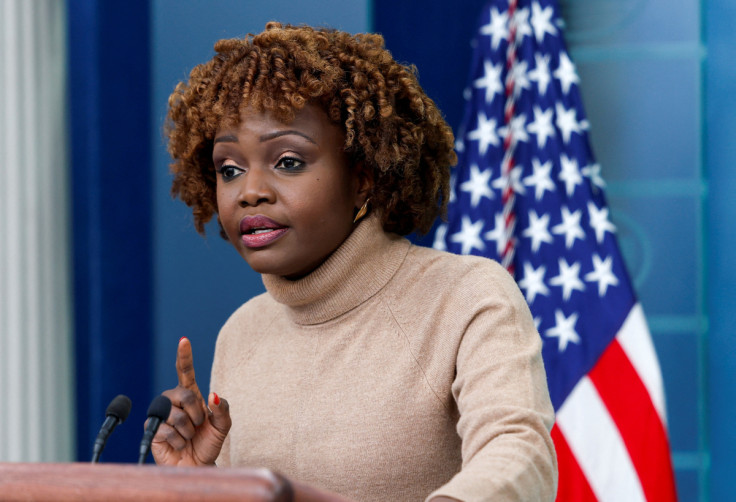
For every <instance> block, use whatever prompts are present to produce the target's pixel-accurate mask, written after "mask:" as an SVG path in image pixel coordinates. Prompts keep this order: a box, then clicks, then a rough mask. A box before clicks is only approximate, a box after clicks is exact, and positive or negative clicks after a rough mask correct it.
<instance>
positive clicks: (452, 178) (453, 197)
mask: <svg viewBox="0 0 736 502" xmlns="http://www.w3.org/2000/svg"><path fill="white" fill-rule="evenodd" d="M456 180H457V176H456V175H454V174H451V175H450V200H449V201H447V203H448V204H452V203H453V202H455V200H456V199H457V195H455V181H456Z"/></svg>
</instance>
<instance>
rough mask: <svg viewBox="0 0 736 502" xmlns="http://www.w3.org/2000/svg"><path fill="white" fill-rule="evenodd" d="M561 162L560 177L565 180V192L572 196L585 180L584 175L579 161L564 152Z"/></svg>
mask: <svg viewBox="0 0 736 502" xmlns="http://www.w3.org/2000/svg"><path fill="white" fill-rule="evenodd" d="M560 164H561V169H560V179H561V180H562V181H564V182H565V193H567V196H568V197H572V196H573V194H574V193H575V187H577V186H578V185H580V184H581V183H582V182H583V176H582V175H581V174H580V171H579V170H578V161H577V160H575V159H571V158H569V157H568V156H567V155H566V154H564V153H563V154H562V156H561V157H560Z"/></svg>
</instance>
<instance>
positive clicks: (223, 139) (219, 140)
mask: <svg viewBox="0 0 736 502" xmlns="http://www.w3.org/2000/svg"><path fill="white" fill-rule="evenodd" d="M214 142H215V143H237V142H238V137H237V136H233V135H232V134H229V135H226V136H220V137H219V138H215V141H214Z"/></svg>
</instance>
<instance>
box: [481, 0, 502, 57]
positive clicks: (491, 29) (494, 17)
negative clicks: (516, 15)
mask: <svg viewBox="0 0 736 502" xmlns="http://www.w3.org/2000/svg"><path fill="white" fill-rule="evenodd" d="M508 19H509V15H508V11H504V12H498V9H497V8H495V7H494V8H493V9H491V19H490V21H489V22H488V24H486V25H484V26H481V28H480V33H481V34H482V35H490V36H491V47H492V48H493V50H496V49H498V46H499V45H500V44H501V42H502V41H504V40H506V39H507V38H508V37H509V28H508Z"/></svg>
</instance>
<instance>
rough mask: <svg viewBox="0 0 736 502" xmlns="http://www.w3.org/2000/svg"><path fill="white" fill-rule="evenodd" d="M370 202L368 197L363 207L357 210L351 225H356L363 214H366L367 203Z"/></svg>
mask: <svg viewBox="0 0 736 502" xmlns="http://www.w3.org/2000/svg"><path fill="white" fill-rule="evenodd" d="M369 200H371V199H370V197H369V198H367V199H366V200H365V202H364V203H363V205H362V206H361V207H360V209H358V214H356V215H355V219H354V220H353V223H358V220H359V219H361V218H362V217H363V216H365V213H367V212H368V201H369Z"/></svg>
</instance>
